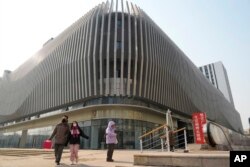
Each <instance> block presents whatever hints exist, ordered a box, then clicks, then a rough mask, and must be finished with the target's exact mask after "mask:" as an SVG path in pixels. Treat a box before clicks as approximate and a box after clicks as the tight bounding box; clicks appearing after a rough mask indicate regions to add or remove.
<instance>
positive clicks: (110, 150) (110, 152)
mask: <svg viewBox="0 0 250 167" xmlns="http://www.w3.org/2000/svg"><path fill="white" fill-rule="evenodd" d="M107 145H108V152H107V160H112V157H113V152H114V148H115V144H107Z"/></svg>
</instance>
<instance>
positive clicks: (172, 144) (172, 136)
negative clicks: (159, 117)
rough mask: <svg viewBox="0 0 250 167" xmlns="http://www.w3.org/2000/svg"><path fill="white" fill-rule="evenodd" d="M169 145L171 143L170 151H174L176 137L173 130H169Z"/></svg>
mask: <svg viewBox="0 0 250 167" xmlns="http://www.w3.org/2000/svg"><path fill="white" fill-rule="evenodd" d="M169 145H170V151H172V152H174V145H175V138H174V132H173V131H169Z"/></svg>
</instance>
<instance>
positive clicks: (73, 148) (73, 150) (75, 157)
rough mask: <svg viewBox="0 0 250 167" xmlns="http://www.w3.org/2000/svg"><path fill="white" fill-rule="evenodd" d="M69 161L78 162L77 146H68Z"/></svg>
mask: <svg viewBox="0 0 250 167" xmlns="http://www.w3.org/2000/svg"><path fill="white" fill-rule="evenodd" d="M69 148H70V161H74V160H75V161H76V162H77V161H78V150H79V144H70V145H69Z"/></svg>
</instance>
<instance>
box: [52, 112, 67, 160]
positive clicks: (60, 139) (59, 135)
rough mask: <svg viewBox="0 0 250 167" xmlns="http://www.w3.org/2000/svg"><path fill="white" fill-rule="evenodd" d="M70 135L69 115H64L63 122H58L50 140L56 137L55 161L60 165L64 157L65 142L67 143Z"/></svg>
mask: <svg viewBox="0 0 250 167" xmlns="http://www.w3.org/2000/svg"><path fill="white" fill-rule="evenodd" d="M68 135H69V125H68V116H66V115H64V116H63V118H62V121H61V123H59V124H57V125H56V127H55V129H54V131H53V133H52V135H51V136H50V138H49V140H52V139H53V138H54V137H55V143H54V151H55V161H56V164H57V165H60V160H61V157H62V152H63V149H64V146H65V144H66V143H67V139H68Z"/></svg>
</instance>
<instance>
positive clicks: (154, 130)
mask: <svg viewBox="0 0 250 167" xmlns="http://www.w3.org/2000/svg"><path fill="white" fill-rule="evenodd" d="M166 127H167V125H166V124H163V125H162V126H160V127H157V128H155V129H153V130H151V131H149V132H147V133H145V134H144V135H142V136H139V139H142V138H143V137H146V136H148V135H150V134H152V133H154V132H156V131H158V130H160V129H162V128H166Z"/></svg>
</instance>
